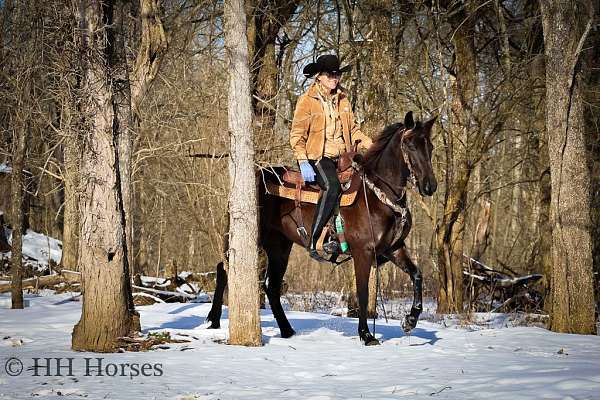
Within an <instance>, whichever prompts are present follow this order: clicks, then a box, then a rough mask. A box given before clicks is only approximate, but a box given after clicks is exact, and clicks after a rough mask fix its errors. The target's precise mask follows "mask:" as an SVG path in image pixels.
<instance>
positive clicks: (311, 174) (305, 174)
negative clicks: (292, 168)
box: [299, 160, 315, 182]
mask: <svg viewBox="0 0 600 400" xmlns="http://www.w3.org/2000/svg"><path fill="white" fill-rule="evenodd" d="M299 164H300V172H301V173H302V179H304V182H313V181H314V180H315V170H314V169H313V167H312V165H310V163H309V162H308V161H306V160H304V161H300V162H299Z"/></svg>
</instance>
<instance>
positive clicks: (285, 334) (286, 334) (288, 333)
mask: <svg viewBox="0 0 600 400" xmlns="http://www.w3.org/2000/svg"><path fill="white" fill-rule="evenodd" d="M295 334H296V331H295V330H293V329H292V330H290V331H286V332H281V337H282V338H284V339H287V338H291V337H292V336H294V335H295Z"/></svg>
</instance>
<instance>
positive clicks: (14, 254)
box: [11, 79, 30, 309]
mask: <svg viewBox="0 0 600 400" xmlns="http://www.w3.org/2000/svg"><path fill="white" fill-rule="evenodd" d="M20 84H21V85H23V86H24V87H23V89H22V92H21V93H20V95H21V96H22V98H21V101H20V105H21V106H23V110H20V111H17V112H16V114H17V115H15V120H14V126H13V138H12V140H13V143H12V145H13V151H12V154H13V157H12V173H11V203H12V204H11V205H12V221H11V223H12V228H13V231H12V243H11V272H12V292H11V299H12V300H11V303H12V304H11V307H12V308H15V309H22V308H23V286H22V281H23V168H24V167H25V149H26V147H25V146H26V137H27V130H28V118H27V116H25V115H23V114H22V113H26V112H27V108H28V105H27V103H28V102H26V101H25V102H24V101H23V100H26V99H27V98H28V97H29V96H30V93H29V87H30V86H29V85H30V80H29V79H24V80H23V81H21V82H20ZM24 103H25V105H24Z"/></svg>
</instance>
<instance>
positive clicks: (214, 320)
mask: <svg viewBox="0 0 600 400" xmlns="http://www.w3.org/2000/svg"><path fill="white" fill-rule="evenodd" d="M226 286H227V272H226V271H225V268H224V266H223V262H220V263H218V264H217V287H216V288H215V295H214V296H213V301H212V306H211V307H210V312H209V313H208V316H207V317H206V320H207V321H210V326H209V327H208V328H209V329H219V328H220V327H221V308H222V306H223V293H224V292H225V287H226Z"/></svg>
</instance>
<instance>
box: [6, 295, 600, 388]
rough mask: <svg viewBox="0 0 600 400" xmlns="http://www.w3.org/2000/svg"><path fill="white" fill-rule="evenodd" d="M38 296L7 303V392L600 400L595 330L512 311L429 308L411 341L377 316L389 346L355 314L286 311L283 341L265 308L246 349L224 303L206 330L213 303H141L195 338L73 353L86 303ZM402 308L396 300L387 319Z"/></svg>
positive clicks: (179, 334)
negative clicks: (369, 341)
mask: <svg viewBox="0 0 600 400" xmlns="http://www.w3.org/2000/svg"><path fill="white" fill-rule="evenodd" d="M42 294H43V295H41V296H34V295H27V296H26V298H27V299H28V300H29V302H30V305H29V307H27V308H25V309H24V310H10V309H6V308H0V321H1V322H2V323H1V325H0V399H27V398H41V399H59V398H60V399H63V398H64V397H69V398H89V399H179V400H187V399H278V398H285V399H294V398H301V399H315V400H316V399H359V398H371V399H399V398H414V399H434V398H437V399H482V398H490V399H511V400H515V399H534V398H535V399H542V398H543V399H598V398H600V337H599V336H581V335H567V334H557V333H553V332H549V331H547V330H545V329H543V328H540V327H535V326H516V325H519V323H512V322H511V321H513V322H514V321H515V320H519V321H523V318H517V319H514V318H513V319H511V317H510V316H507V315H505V314H476V315H474V316H473V317H472V318H471V319H470V320H469V321H465V320H459V319H456V318H452V317H444V318H433V316H432V315H433V314H431V313H430V314H428V313H427V312H425V313H424V315H425V318H424V320H421V321H420V322H419V324H418V326H417V328H416V329H415V330H414V331H413V333H412V335H411V336H406V335H404V334H403V332H402V330H401V328H400V325H401V322H400V320H398V319H388V321H387V322H386V321H385V319H379V320H377V324H376V329H377V333H376V336H377V337H378V338H379V339H380V340H381V342H382V343H381V345H380V346H372V347H365V346H363V345H362V344H361V343H360V341H359V339H358V336H357V333H356V331H357V323H358V321H357V320H356V319H354V318H346V317H339V316H334V315H332V314H331V313H326V312H320V313H317V312H300V311H288V317H289V319H290V321H291V323H292V325H293V327H294V328H295V329H296V332H297V335H296V336H294V337H292V338H290V339H282V338H281V337H280V336H279V330H278V329H277V325H276V322H275V321H274V319H273V316H272V314H271V312H270V310H268V309H267V310H262V330H263V343H264V346H262V347H255V348H245V347H240V346H231V345H227V344H224V343H225V341H226V339H227V326H228V325H227V319H226V318H227V309H226V308H224V314H223V319H222V322H221V326H222V329H218V330H209V329H206V325H205V324H204V319H205V317H206V315H207V313H208V311H209V308H210V304H207V303H169V304H167V303H163V304H154V305H150V306H139V307H138V310H139V312H140V314H141V322H142V328H143V332H144V333H145V334H149V333H161V332H169V333H170V335H171V337H172V338H176V339H184V340H188V341H189V342H186V343H170V344H163V345H160V346H159V347H157V348H156V349H154V350H151V351H147V352H124V353H115V354H97V353H78V352H73V351H72V350H71V349H70V342H71V332H72V329H73V326H74V324H75V323H77V321H78V320H79V316H80V312H81V303H80V302H79V301H72V294H69V293H63V294H54V293H52V292H45V293H42ZM7 300H8V296H7V295H2V296H0V303H4V304H6V303H7V302H8V301H7ZM405 307H406V302H397V303H396V305H394V304H393V303H392V304H390V305H389V307H388V316H393V317H395V318H399V317H401V315H402V312H403V309H404V308H405ZM394 310H396V311H394ZM426 311H427V310H426ZM369 325H370V327H371V321H370V324H369ZM36 359H37V361H36ZM57 359H59V362H60V365H61V366H62V367H61V368H60V369H57V365H56V364H57ZM36 362H37V365H38V368H37V369H36V368H35V365H36ZM69 363H70V369H69ZM59 373H60V374H61V375H62V376H59V375H58V374H59ZM100 374H101V375H100ZM13 375H14V376H13ZM36 375H37V376H36Z"/></svg>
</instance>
